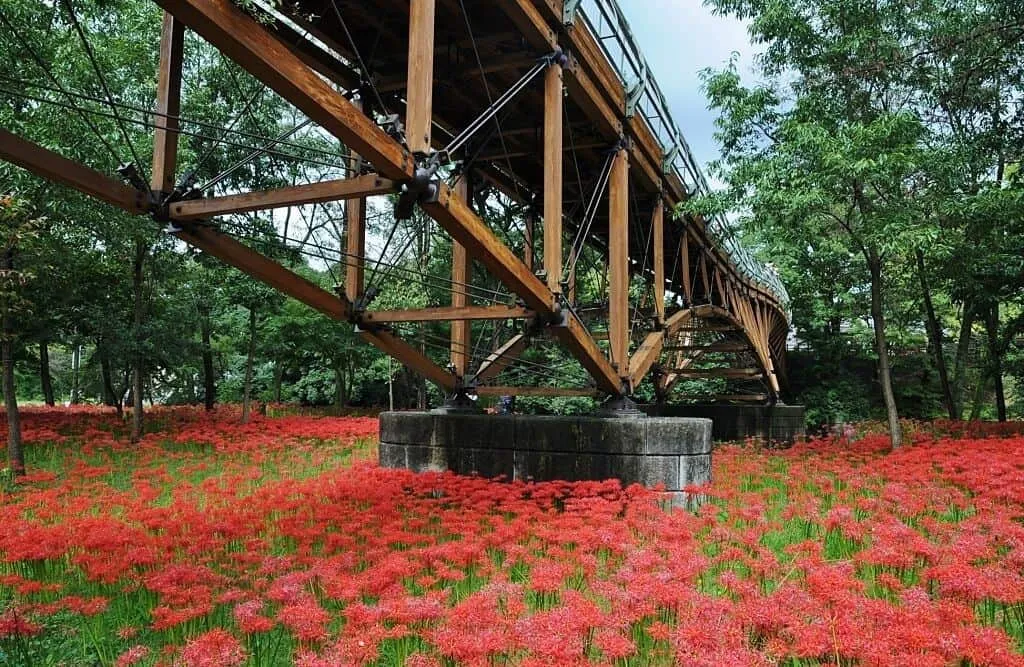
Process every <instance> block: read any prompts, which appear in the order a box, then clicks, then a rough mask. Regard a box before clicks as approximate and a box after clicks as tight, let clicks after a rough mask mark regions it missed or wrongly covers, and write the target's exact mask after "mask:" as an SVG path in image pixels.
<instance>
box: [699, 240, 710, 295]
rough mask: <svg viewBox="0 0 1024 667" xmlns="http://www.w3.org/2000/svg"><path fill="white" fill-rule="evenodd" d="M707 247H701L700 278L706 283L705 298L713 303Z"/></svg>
mask: <svg viewBox="0 0 1024 667" xmlns="http://www.w3.org/2000/svg"><path fill="white" fill-rule="evenodd" d="M707 255H708V253H707V248H705V247H704V246H703V245H702V246H701V247H700V278H701V282H703V283H704V298H705V299H707V302H708V303H711V279H710V278H708V257H707Z"/></svg>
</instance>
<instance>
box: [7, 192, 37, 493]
mask: <svg viewBox="0 0 1024 667" xmlns="http://www.w3.org/2000/svg"><path fill="white" fill-rule="evenodd" d="M39 226H40V221H39V220H38V219H37V218H35V217H33V216H32V215H31V214H30V213H29V210H28V207H27V206H26V205H25V203H24V202H22V201H20V200H17V199H15V198H14V197H13V196H11V195H5V196H2V197H0V234H2V236H0V358H2V363H3V392H4V406H5V408H6V412H7V458H8V461H9V464H10V468H11V471H12V472H13V473H14V474H15V475H24V474H25V455H24V452H23V451H22V446H21V417H20V415H19V413H18V397H17V392H16V387H15V381H14V349H15V346H16V345H17V344H18V342H19V331H20V329H21V327H22V326H24V324H25V322H26V320H27V319H28V318H29V317H30V315H31V311H32V304H31V302H29V301H28V300H27V299H26V298H25V293H26V285H27V284H28V283H29V282H30V281H32V280H33V279H34V278H35V277H36V274H35V272H33V271H32V269H31V268H29V267H28V266H27V265H26V264H25V263H23V262H22V261H21V260H22V253H24V252H25V251H26V250H28V251H30V247H31V245H32V242H33V241H34V240H35V239H36V238H37V236H38V229H39Z"/></svg>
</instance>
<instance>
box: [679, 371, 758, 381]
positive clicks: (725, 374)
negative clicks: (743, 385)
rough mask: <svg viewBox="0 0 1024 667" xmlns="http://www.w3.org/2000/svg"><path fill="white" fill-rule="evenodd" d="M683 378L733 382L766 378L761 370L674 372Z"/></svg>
mask: <svg viewBox="0 0 1024 667" xmlns="http://www.w3.org/2000/svg"><path fill="white" fill-rule="evenodd" d="M674 372H675V373H676V374H677V375H679V377H682V378H691V379H696V378H726V379H732V380H754V379H757V378H761V377H764V372H763V371H762V370H761V369H760V368H687V369H686V370H676V371H674Z"/></svg>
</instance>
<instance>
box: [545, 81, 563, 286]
mask: <svg viewBox="0 0 1024 667" xmlns="http://www.w3.org/2000/svg"><path fill="white" fill-rule="evenodd" d="M562 104H563V100H562V66H561V65H560V64H558V63H552V64H551V65H550V66H548V69H547V71H546V72H545V73H544V272H545V273H546V274H547V284H548V289H550V290H551V291H552V292H554V293H555V294H560V293H561V292H562V118H563V117H564V114H563V113H562Z"/></svg>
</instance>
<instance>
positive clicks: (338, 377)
mask: <svg viewBox="0 0 1024 667" xmlns="http://www.w3.org/2000/svg"><path fill="white" fill-rule="evenodd" d="M334 407H336V408H338V414H341V409H342V408H344V407H345V370H344V368H343V367H342V365H341V364H340V363H338V364H336V365H335V366H334Z"/></svg>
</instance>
